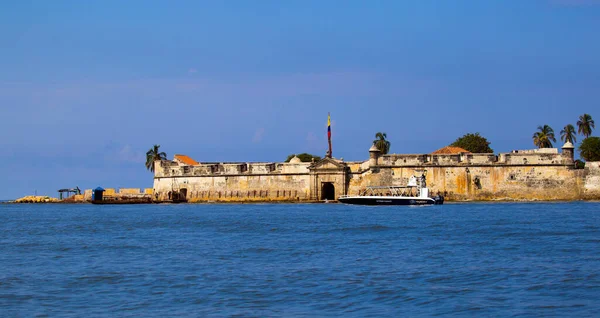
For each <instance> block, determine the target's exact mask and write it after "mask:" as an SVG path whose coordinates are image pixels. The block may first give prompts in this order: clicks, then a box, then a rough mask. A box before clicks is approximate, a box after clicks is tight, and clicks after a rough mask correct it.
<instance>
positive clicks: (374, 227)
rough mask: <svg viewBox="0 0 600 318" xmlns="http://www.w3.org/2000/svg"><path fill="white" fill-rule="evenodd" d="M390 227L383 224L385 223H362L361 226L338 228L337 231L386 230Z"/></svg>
mask: <svg viewBox="0 0 600 318" xmlns="http://www.w3.org/2000/svg"><path fill="white" fill-rule="evenodd" d="M391 229H392V228H391V227H388V226H385V225H379V224H375V225H363V226H357V227H344V228H341V229H338V231H342V232H354V231H387V230H391Z"/></svg>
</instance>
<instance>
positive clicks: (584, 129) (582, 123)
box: [577, 114, 596, 138]
mask: <svg viewBox="0 0 600 318" xmlns="http://www.w3.org/2000/svg"><path fill="white" fill-rule="evenodd" d="M577 127H578V129H577V132H578V133H580V134H582V135H584V136H585V138H587V137H589V136H590V135H591V134H592V129H593V128H596V124H595V123H594V120H593V119H592V116H590V115H589V114H583V115H581V116H579V120H578V121H577Z"/></svg>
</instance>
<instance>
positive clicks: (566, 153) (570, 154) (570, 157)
mask: <svg viewBox="0 0 600 318" xmlns="http://www.w3.org/2000/svg"><path fill="white" fill-rule="evenodd" d="M562 155H563V157H564V158H565V161H566V162H567V163H572V162H574V161H575V147H574V146H573V144H572V143H571V142H570V141H568V140H567V142H565V144H564V145H563V146H562Z"/></svg>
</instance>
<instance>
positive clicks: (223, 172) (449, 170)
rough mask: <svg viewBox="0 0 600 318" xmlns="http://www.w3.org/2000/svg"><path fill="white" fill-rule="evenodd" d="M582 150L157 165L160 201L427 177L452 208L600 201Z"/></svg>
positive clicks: (341, 189)
mask: <svg viewBox="0 0 600 318" xmlns="http://www.w3.org/2000/svg"><path fill="white" fill-rule="evenodd" d="M573 159H574V147H573V145H572V144H571V143H566V144H565V145H564V146H563V147H562V151H561V152H559V150H558V149H557V148H546V149H533V150H519V151H516V150H515V151H512V152H510V153H500V154H498V155H495V154H487V153H486V154H477V153H469V152H467V151H464V150H463V149H460V148H458V151H457V150H456V148H455V147H445V148H442V149H440V151H437V152H434V153H432V154H387V155H381V153H380V151H379V150H378V149H377V148H376V147H375V146H372V147H371V148H370V149H369V159H368V160H365V161H344V160H342V159H335V158H328V157H325V158H324V159H322V160H320V161H317V162H301V161H300V159H298V158H297V157H294V158H293V159H292V160H291V161H290V162H286V163H281V162H253V163H248V162H197V161H195V160H193V159H192V158H190V157H188V156H185V155H175V156H174V159H173V160H163V161H157V162H155V175H154V187H153V193H154V194H153V195H154V198H153V199H154V200H155V201H158V202H176V201H187V202H314V201H322V200H335V199H337V198H338V197H339V196H341V195H344V194H350V195H354V194H358V193H359V191H361V190H362V189H364V188H365V187H367V186H386V185H395V186H397V185H406V183H407V182H408V178H410V177H411V176H413V175H415V174H416V173H417V174H419V175H420V174H421V173H423V171H426V175H427V186H428V187H429V189H430V194H432V195H435V194H438V193H439V194H442V195H444V196H445V197H446V200H449V201H470V200H481V201H487V200H507V201H514V200H516V201H519V200H596V199H600V165H599V164H600V162H587V163H586V166H585V169H576V168H575V166H574V160H573Z"/></svg>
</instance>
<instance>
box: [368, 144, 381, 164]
mask: <svg viewBox="0 0 600 318" xmlns="http://www.w3.org/2000/svg"><path fill="white" fill-rule="evenodd" d="M380 154H381V150H379V148H377V147H375V144H373V145H372V146H371V148H370V149H369V167H374V166H376V165H377V160H378V159H379V155H380Z"/></svg>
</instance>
